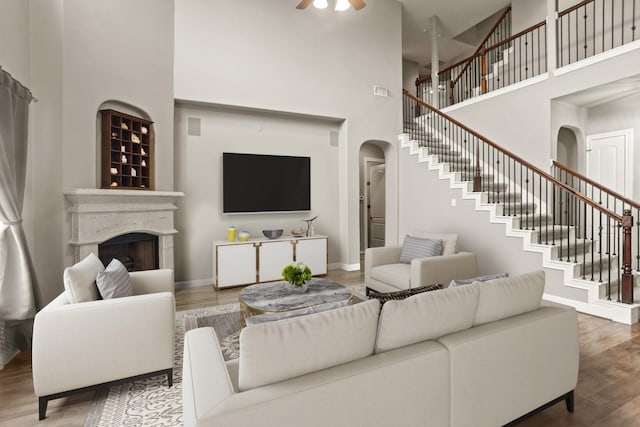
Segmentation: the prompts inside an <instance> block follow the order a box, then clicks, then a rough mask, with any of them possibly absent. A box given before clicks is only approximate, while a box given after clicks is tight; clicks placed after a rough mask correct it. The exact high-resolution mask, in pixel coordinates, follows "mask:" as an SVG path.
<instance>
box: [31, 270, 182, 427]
mask: <svg viewBox="0 0 640 427" xmlns="http://www.w3.org/2000/svg"><path fill="white" fill-rule="evenodd" d="M130 277H131V281H132V284H133V292H134V294H133V296H129V297H123V298H114V299H107V300H97V301H88V302H80V303H75V304H71V303H69V300H68V298H67V293H66V291H65V292H62V293H61V294H60V295H59V296H58V297H57V298H56V299H54V300H53V301H51V303H49V304H48V305H47V306H46V307H44V308H43V309H42V310H41V311H40V312H38V314H36V317H35V320H34V330H33V352H32V364H33V386H34V390H35V394H36V396H38V400H39V417H40V419H41V420H42V419H43V418H45V415H46V410H47V404H48V402H49V400H52V399H57V398H60V397H64V396H68V395H70V394H73V393H76V392H81V391H86V390H88V389H92V388H96V387H97V386H100V385H103V384H105V383H117V382H125V381H130V380H133V379H137V378H142V377H148V376H155V375H166V376H167V380H168V385H169V387H171V385H172V383H173V355H174V342H173V341H174V328H175V325H174V316H175V299H174V293H173V292H174V280H173V270H171V269H162V270H148V271H140V272H132V273H130Z"/></svg>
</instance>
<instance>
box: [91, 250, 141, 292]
mask: <svg viewBox="0 0 640 427" xmlns="http://www.w3.org/2000/svg"><path fill="white" fill-rule="evenodd" d="M96 285H97V286H98V292H100V296H101V297H102V299H111V298H121V297H130V296H131V295H133V284H132V283H131V277H130V276H129V272H128V271H127V268H126V267H125V266H124V265H123V264H122V263H121V262H120V261H118V260H117V259H115V258H113V259H112V260H111V262H110V263H109V265H108V266H107V268H105V269H104V271H101V272H100V273H98V276H97V277H96Z"/></svg>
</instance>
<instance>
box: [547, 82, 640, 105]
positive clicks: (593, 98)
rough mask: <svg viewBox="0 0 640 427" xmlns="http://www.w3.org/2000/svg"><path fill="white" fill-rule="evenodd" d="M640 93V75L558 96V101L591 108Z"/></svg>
mask: <svg viewBox="0 0 640 427" xmlns="http://www.w3.org/2000/svg"><path fill="white" fill-rule="evenodd" d="M637 93H640V76H635V77H629V78H627V79H622V80H618V81H615V82H611V83H607V84H604V85H601V86H596V87H593V88H590V89H587V90H583V91H580V92H575V93H572V94H571V95H566V96H562V97H559V98H556V101H562V102H566V103H567V104H573V105H577V106H578V107H583V108H591V107H595V106H598V105H601V104H606V103H609V102H613V101H617V100H619V99H622V98H625V97H627V96H631V95H635V94H637Z"/></svg>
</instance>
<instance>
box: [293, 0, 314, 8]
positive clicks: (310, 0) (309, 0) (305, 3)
mask: <svg viewBox="0 0 640 427" xmlns="http://www.w3.org/2000/svg"><path fill="white" fill-rule="evenodd" d="M311 3H313V0H302V1H301V2H300V3H298V5H297V6H296V9H300V10H302V9H306V8H307V6H309V5H310V4H311Z"/></svg>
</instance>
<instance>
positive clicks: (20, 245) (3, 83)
mask: <svg viewBox="0 0 640 427" xmlns="http://www.w3.org/2000/svg"><path fill="white" fill-rule="evenodd" d="M32 100H33V96H32V95H31V92H30V91H29V90H28V89H27V88H25V87H24V86H22V85H21V84H20V83H19V82H18V81H17V80H15V79H14V78H13V77H11V75H10V74H9V73H7V72H6V71H4V70H2V67H0V369H2V368H3V367H4V365H5V364H6V363H7V362H9V361H10V360H11V359H12V358H13V357H14V356H15V355H16V354H17V353H18V351H19V337H18V330H19V328H20V327H21V322H22V321H24V320H28V319H32V318H33V316H34V315H35V311H36V293H35V286H34V281H33V280H32V273H31V260H30V258H29V251H28V250H27V243H26V240H25V236H24V230H23V228H22V202H23V199H24V187H25V178H26V166H27V127H28V118H29V103H30V102H31V101H32Z"/></svg>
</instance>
